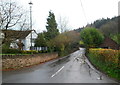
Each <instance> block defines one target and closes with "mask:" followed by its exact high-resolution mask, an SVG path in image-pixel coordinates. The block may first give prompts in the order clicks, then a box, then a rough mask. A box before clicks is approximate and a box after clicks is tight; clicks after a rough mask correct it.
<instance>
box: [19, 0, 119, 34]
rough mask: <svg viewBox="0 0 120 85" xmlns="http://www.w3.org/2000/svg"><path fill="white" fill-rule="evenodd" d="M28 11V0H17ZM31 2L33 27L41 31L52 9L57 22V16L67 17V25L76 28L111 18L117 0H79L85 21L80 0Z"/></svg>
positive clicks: (116, 6)
mask: <svg viewBox="0 0 120 85" xmlns="http://www.w3.org/2000/svg"><path fill="white" fill-rule="evenodd" d="M17 1H18V2H19V3H20V4H21V5H23V7H24V8H25V9H27V10H28V11H29V5H28V3H29V2H30V0H17ZM31 1H32V2H33V6H32V11H33V12H32V14H33V24H34V25H33V29H35V30H37V31H38V32H41V31H43V30H46V28H45V25H46V18H47V17H48V12H49V10H52V12H54V14H55V16H56V20H57V22H58V19H59V17H60V16H61V17H66V18H67V19H68V21H69V22H68V27H70V29H77V28H79V27H82V26H85V25H86V24H87V22H88V23H91V22H93V21H95V20H97V19H100V18H107V17H109V18H112V17H114V16H117V15H118V1H119V0H81V1H82V4H83V7H84V11H85V14H86V18H87V21H86V19H85V17H84V13H83V10H82V7H81V3H80V0H31Z"/></svg>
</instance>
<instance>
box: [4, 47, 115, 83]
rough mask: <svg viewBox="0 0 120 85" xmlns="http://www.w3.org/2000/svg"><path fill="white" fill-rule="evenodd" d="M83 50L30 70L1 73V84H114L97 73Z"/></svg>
mask: <svg viewBox="0 0 120 85" xmlns="http://www.w3.org/2000/svg"><path fill="white" fill-rule="evenodd" d="M84 52H85V51H84V49H82V48H80V50H78V51H76V52H74V53H72V54H70V55H69V56H66V57H64V58H60V59H57V60H53V61H50V62H47V63H44V64H41V65H38V66H34V67H31V68H24V69H22V70H16V71H10V72H3V83H116V82H115V81H114V80H112V79H110V78H108V77H106V76H105V75H104V74H102V73H100V72H99V71H97V70H96V69H95V68H94V67H93V66H92V65H91V64H90V63H89V61H88V60H87V58H86V57H85V56H84Z"/></svg>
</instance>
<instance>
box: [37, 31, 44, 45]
mask: <svg viewBox="0 0 120 85" xmlns="http://www.w3.org/2000/svg"><path fill="white" fill-rule="evenodd" d="M45 46H46V40H45V37H44V33H39V34H38V37H37V39H36V40H35V47H45Z"/></svg>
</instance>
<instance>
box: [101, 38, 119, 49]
mask: <svg viewBox="0 0 120 85" xmlns="http://www.w3.org/2000/svg"><path fill="white" fill-rule="evenodd" d="M100 47H110V48H111V49H119V47H120V45H119V44H117V43H116V42H115V41H114V40H112V39H111V38H109V37H105V39H104V41H103V43H102V44H101V45H100Z"/></svg>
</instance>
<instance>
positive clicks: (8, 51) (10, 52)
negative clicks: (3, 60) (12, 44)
mask: <svg viewBox="0 0 120 85" xmlns="http://www.w3.org/2000/svg"><path fill="white" fill-rule="evenodd" d="M18 53H21V51H20V50H18V49H2V54H18Z"/></svg>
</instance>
